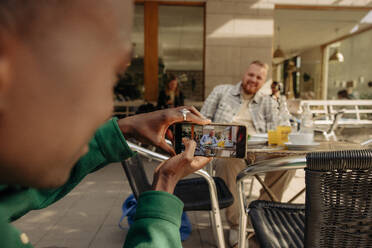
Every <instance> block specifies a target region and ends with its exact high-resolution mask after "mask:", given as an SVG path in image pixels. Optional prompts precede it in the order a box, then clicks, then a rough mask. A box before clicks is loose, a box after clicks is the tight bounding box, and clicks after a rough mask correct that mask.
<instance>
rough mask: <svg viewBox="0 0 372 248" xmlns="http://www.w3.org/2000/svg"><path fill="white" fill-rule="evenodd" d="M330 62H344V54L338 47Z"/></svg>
mask: <svg viewBox="0 0 372 248" xmlns="http://www.w3.org/2000/svg"><path fill="white" fill-rule="evenodd" d="M329 62H336V63H338V62H339V63H342V62H344V55H343V54H342V53H341V52H340V51H338V49H336V51H335V52H334V53H333V54H332V56H331V57H329Z"/></svg>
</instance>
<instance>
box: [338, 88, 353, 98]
mask: <svg viewBox="0 0 372 248" xmlns="http://www.w3.org/2000/svg"><path fill="white" fill-rule="evenodd" d="M337 99H339V100H350V98H349V94H348V93H347V90H340V91H338V92H337Z"/></svg>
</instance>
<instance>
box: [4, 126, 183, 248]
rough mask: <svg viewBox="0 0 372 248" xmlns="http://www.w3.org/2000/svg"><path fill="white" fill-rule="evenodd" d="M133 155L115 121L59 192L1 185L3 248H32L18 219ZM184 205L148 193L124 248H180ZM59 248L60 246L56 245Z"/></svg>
mask: <svg viewBox="0 0 372 248" xmlns="http://www.w3.org/2000/svg"><path fill="white" fill-rule="evenodd" d="M132 155H133V152H132V151H131V150H130V149H129V147H128V145H127V143H126V141H125V139H124V137H123V135H122V133H121V131H120V129H119V127H118V124H117V121H116V120H115V119H113V120H110V121H108V122H107V123H106V124H105V125H103V126H102V127H101V128H100V129H98V130H97V132H96V134H95V135H94V138H93V139H92V140H91V142H90V143H89V152H88V153H87V154H86V155H85V156H83V157H82V158H80V160H79V161H78V162H77V163H76V165H75V166H74V168H73V169H72V171H71V175H70V178H69V179H68V181H67V182H66V183H65V184H64V185H63V186H61V187H59V188H56V189H48V190H45V189H43V190H41V189H34V188H27V187H21V186H11V185H0V247H1V248H18V247H22V248H23V247H27V248H29V247H30V248H31V247H33V246H32V245H31V244H30V242H29V239H28V237H27V235H26V234H24V233H22V232H21V231H19V230H17V229H16V228H15V227H13V226H12V225H11V224H9V223H10V222H12V221H14V220H17V219H18V218H20V217H22V216H23V215H25V214H26V213H28V212H29V211H31V210H34V209H42V208H45V207H47V206H49V205H51V204H53V203H54V202H56V201H58V200H59V199H61V198H62V197H63V196H65V195H66V194H68V193H69V192H70V191H71V190H72V189H73V188H74V187H75V186H77V185H78V184H79V183H80V182H81V181H82V180H83V178H84V177H85V176H86V175H87V174H89V173H91V172H94V171H96V170H98V169H100V168H102V167H104V166H106V165H107V164H109V163H113V162H120V161H122V160H124V159H127V158H129V157H130V156H132ZM182 209H183V203H182V202H181V201H180V200H179V199H178V198H177V197H175V196H173V195H171V194H168V193H166V192H159V191H148V192H146V193H144V194H142V195H141V196H140V198H139V201H138V206H137V213H136V217H135V222H134V223H133V225H132V227H131V228H130V230H129V232H128V235H127V239H126V241H125V244H124V247H125V248H129V247H136V248H137V247H138V248H139V247H141V248H142V247H162V248H166V247H181V239H180V234H179V228H180V224H181V215H182ZM56 245H58V244H56Z"/></svg>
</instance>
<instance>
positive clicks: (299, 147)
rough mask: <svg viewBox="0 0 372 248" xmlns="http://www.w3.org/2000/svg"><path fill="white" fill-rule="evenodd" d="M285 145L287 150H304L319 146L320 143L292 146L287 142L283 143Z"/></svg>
mask: <svg viewBox="0 0 372 248" xmlns="http://www.w3.org/2000/svg"><path fill="white" fill-rule="evenodd" d="M285 145H286V146H287V147H288V149H289V150H306V149H311V148H314V147H316V146H318V145H320V143H317V142H313V143H310V144H292V143H291V142H287V143H285Z"/></svg>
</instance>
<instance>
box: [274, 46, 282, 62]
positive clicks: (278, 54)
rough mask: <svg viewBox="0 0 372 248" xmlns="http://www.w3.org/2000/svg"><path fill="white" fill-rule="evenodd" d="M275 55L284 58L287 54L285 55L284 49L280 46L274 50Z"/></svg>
mask: <svg viewBox="0 0 372 248" xmlns="http://www.w3.org/2000/svg"><path fill="white" fill-rule="evenodd" d="M273 57H274V58H276V59H279V58H284V57H285V55H284V52H283V50H282V49H280V47H278V48H277V49H276V50H275V51H274V55H273Z"/></svg>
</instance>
